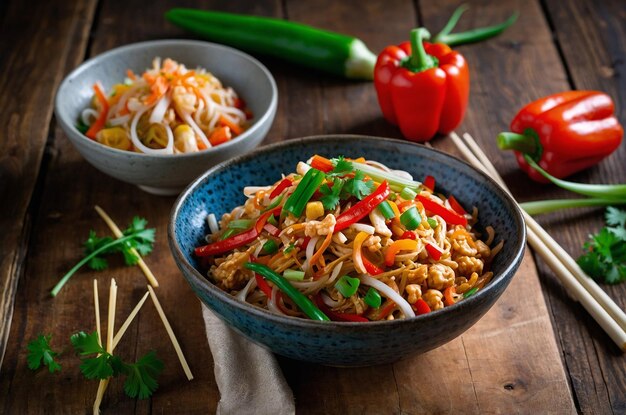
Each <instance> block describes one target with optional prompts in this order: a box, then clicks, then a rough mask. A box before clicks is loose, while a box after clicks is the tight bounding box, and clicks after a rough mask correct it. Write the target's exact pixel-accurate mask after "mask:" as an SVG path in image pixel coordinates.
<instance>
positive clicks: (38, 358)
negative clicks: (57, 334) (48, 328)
mask: <svg viewBox="0 0 626 415" xmlns="http://www.w3.org/2000/svg"><path fill="white" fill-rule="evenodd" d="M51 338H52V335H47V336H44V335H43V334H40V335H39V336H38V337H37V338H36V339H35V340H33V341H31V342H30V343H28V345H27V346H26V348H27V350H28V356H27V357H26V361H27V362H28V367H29V368H30V369H32V370H37V369H39V368H40V367H41V365H42V364H43V365H44V366H48V370H49V371H50V373H54V372H55V371H59V370H61V365H60V364H59V363H57V362H56V361H55V360H54V358H55V356H57V355H58V354H59V353H57V352H55V351H53V350H52V348H51V347H50V339H51Z"/></svg>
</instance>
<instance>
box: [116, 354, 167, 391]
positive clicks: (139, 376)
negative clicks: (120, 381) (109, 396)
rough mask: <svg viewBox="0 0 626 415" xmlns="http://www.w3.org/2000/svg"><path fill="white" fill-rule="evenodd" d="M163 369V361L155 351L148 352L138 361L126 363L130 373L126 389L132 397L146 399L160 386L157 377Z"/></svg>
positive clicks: (126, 371)
mask: <svg viewBox="0 0 626 415" xmlns="http://www.w3.org/2000/svg"><path fill="white" fill-rule="evenodd" d="M162 370H163V362H161V361H160V360H159V359H158V358H157V357H156V354H155V353H154V352H148V353H147V354H145V355H144V356H143V357H141V358H140V359H139V360H137V362H136V363H133V364H130V365H125V373H126V374H127V375H128V377H127V378H126V381H125V382H124V391H125V392H126V394H127V395H128V396H130V397H131V398H139V399H146V398H148V397H150V396H151V395H152V393H154V391H155V390H156V389H157V387H158V383H157V381H156V378H157V377H158V376H159V374H160V373H161V371H162Z"/></svg>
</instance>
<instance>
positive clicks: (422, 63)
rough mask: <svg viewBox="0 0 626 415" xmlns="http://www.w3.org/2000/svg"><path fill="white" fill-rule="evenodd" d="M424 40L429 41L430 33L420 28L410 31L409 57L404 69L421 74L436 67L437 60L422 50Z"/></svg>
mask: <svg viewBox="0 0 626 415" xmlns="http://www.w3.org/2000/svg"><path fill="white" fill-rule="evenodd" d="M424 39H430V32H429V31H428V30H427V29H425V28H423V27H420V28H419V29H413V30H411V57H410V58H409V59H408V60H407V61H406V65H405V67H406V68H407V69H409V70H411V71H413V72H422V71H425V70H427V69H430V68H435V67H436V66H437V59H436V58H435V57H433V56H431V55H429V54H428V53H426V50H425V49H424V43H423V40H424Z"/></svg>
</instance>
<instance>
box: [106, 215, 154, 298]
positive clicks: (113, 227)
mask: <svg viewBox="0 0 626 415" xmlns="http://www.w3.org/2000/svg"><path fill="white" fill-rule="evenodd" d="M95 209H96V212H98V215H100V217H101V218H102V220H103V221H104V222H105V223H106V224H107V226H108V227H109V229H111V232H113V235H115V237H116V238H117V239H119V238H121V237H123V236H124V235H123V234H122V231H121V230H120V228H119V227H118V226H117V225H116V224H115V222H113V219H111V217H110V216H109V215H108V214H107V213H106V212H105V211H104V210H103V209H102V208H101V207H100V206H98V205H96V206H95ZM130 252H132V253H133V255H136V256H137V258H139V261H138V262H137V265H138V266H139V268H141V270H142V271H143V273H144V275H145V276H146V279H147V280H148V282H149V283H150V285H152V286H153V287H155V288H156V287H158V286H159V282H158V281H157V279H156V277H155V276H154V274H153V273H152V271H151V270H150V268H148V265H147V264H146V263H145V261H144V260H143V258H142V257H141V255H139V252H137V250H136V249H135V248H131V249H130Z"/></svg>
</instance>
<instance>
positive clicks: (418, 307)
mask: <svg viewBox="0 0 626 415" xmlns="http://www.w3.org/2000/svg"><path fill="white" fill-rule="evenodd" d="M412 307H413V310H415V312H416V313H417V315H420V314H426V313H430V311H431V310H430V307H429V306H428V303H427V302H426V301H424V300H422V299H421V298H418V299H417V301H416V302H415V304H412Z"/></svg>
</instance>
